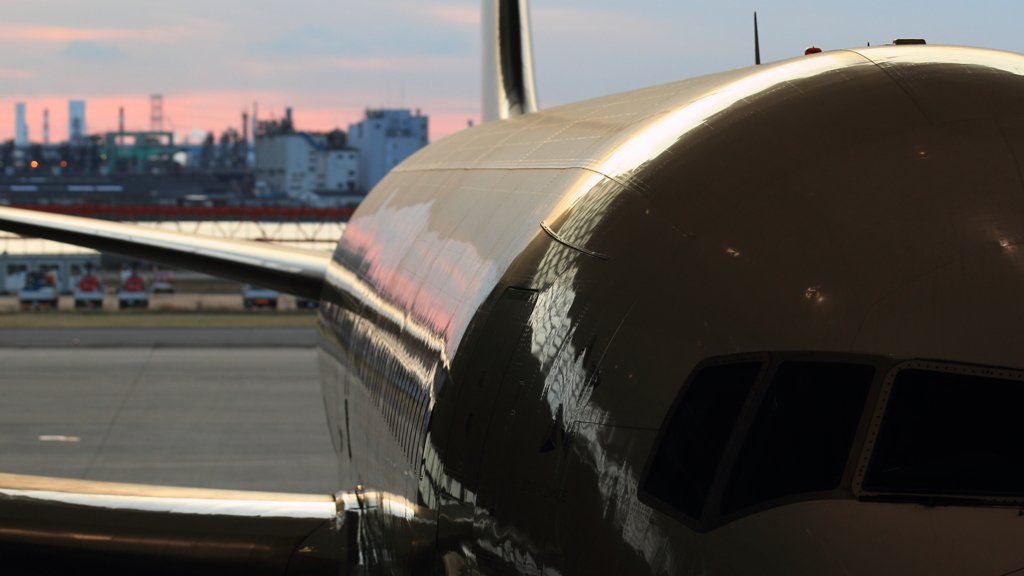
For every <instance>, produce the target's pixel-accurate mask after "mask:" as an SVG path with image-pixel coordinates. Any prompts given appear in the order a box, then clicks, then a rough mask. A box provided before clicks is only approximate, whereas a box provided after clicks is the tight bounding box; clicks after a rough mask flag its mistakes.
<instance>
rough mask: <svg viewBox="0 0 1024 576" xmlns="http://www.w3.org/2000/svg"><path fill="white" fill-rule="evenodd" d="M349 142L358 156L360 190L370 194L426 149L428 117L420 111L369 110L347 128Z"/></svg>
mask: <svg viewBox="0 0 1024 576" xmlns="http://www.w3.org/2000/svg"><path fill="white" fill-rule="evenodd" d="M348 141H349V143H350V144H351V145H352V146H353V147H355V148H357V149H358V150H359V151H360V152H361V154H360V156H359V187H360V189H361V190H365V191H369V190H371V189H372V188H373V187H374V186H376V185H377V182H380V180H381V179H382V178H384V176H385V175H386V174H387V173H388V172H390V171H391V169H392V168H394V167H395V166H397V165H398V164H399V163H400V162H401V161H402V160H405V159H406V158H408V157H409V156H412V155H413V153H415V152H416V151H417V150H419V149H420V148H423V147H424V146H426V145H427V117H426V116H422V115H421V114H420V111H419V110H417V111H416V113H415V114H412V113H410V112H409V110H367V111H366V117H365V118H364V119H363V120H362V121H361V122H359V123H357V124H351V125H349V127H348Z"/></svg>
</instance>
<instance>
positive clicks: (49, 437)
mask: <svg viewBox="0 0 1024 576" xmlns="http://www.w3.org/2000/svg"><path fill="white" fill-rule="evenodd" d="M39 440H41V441H43V442H78V441H79V440H81V438H79V437H78V436H61V435H59V434H43V435H42V436H40V437H39Z"/></svg>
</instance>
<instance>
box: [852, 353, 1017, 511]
mask: <svg viewBox="0 0 1024 576" xmlns="http://www.w3.org/2000/svg"><path fill="white" fill-rule="evenodd" d="M989 373H990V374H992V372H991V371H990V372H989ZM1022 406H1024V382H1022V381H1018V380H1011V379H1006V378H998V377H989V376H979V375H972V374H964V373H959V374H956V373H949V372H937V371H932V370H920V369H904V370H901V371H900V372H899V373H898V374H897V375H896V378H895V379H894V380H893V384H892V391H891V393H890V396H889V401H888V405H887V406H886V408H885V416H884V418H883V419H882V426H881V429H880V431H879V434H878V439H877V441H876V442H875V447H874V450H873V453H872V461H871V465H870V467H869V469H868V472H867V476H866V478H865V479H864V482H863V489H864V490H865V491H868V492H889V493H904V494H922V495H934V494H942V495H949V496H980V497H1004V498H1021V497H1024V418H1022V417H1021V407H1022Z"/></svg>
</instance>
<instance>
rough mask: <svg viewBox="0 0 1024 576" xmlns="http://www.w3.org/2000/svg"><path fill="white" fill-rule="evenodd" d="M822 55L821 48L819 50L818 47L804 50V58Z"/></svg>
mask: <svg viewBox="0 0 1024 576" xmlns="http://www.w3.org/2000/svg"><path fill="white" fill-rule="evenodd" d="M820 53H821V48H818V47H817V46H811V47H810V48H808V49H806V50H804V56H810V55H811V54H820Z"/></svg>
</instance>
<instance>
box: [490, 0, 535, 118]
mask: <svg viewBox="0 0 1024 576" xmlns="http://www.w3.org/2000/svg"><path fill="white" fill-rule="evenodd" d="M482 24H483V43H482V44H483V45H482V47H483V113H484V122H488V121H491V120H498V119H501V118H511V117H513V116H518V115H520V114H526V113H528V112H534V111H535V110H537V93H536V90H535V88H534V79H533V49H532V47H531V44H530V11H529V7H528V5H527V0H483V10H482Z"/></svg>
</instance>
